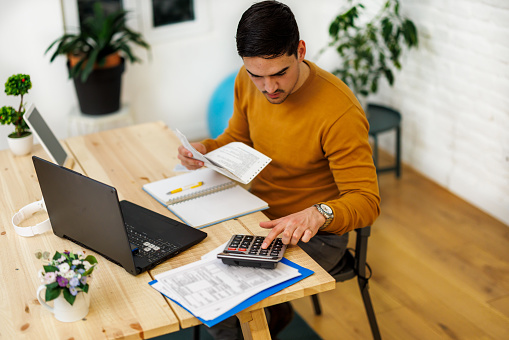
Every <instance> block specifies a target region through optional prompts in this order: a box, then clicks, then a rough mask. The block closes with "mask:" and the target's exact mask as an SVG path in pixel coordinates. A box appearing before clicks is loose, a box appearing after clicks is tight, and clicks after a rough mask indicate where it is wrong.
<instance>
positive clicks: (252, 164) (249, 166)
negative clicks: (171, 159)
mask: <svg viewBox="0 0 509 340" xmlns="http://www.w3.org/2000/svg"><path fill="white" fill-rule="evenodd" d="M175 134H176V135H177V137H178V138H179V139H180V142H181V143H182V145H183V146H184V147H185V148H186V149H187V150H189V151H191V153H192V154H193V158H194V159H197V160H200V161H202V162H203V163H204V164H205V165H206V166H207V167H208V168H211V169H214V170H215V171H217V172H219V173H221V174H223V175H225V176H227V177H229V178H231V179H233V180H235V181H238V182H240V183H243V184H248V183H249V182H251V181H252V180H253V178H255V177H256V176H257V175H258V174H259V173H260V171H262V170H263V168H265V167H266V166H267V164H269V163H270V161H271V160H272V159H271V158H269V157H267V156H265V155H264V154H262V153H261V152H259V151H257V150H255V149H253V148H252V147H250V146H248V145H246V144H244V143H240V142H233V143H229V144H226V145H224V146H222V147H220V148H218V149H216V150H214V151H211V152H209V153H207V154H205V155H202V154H201V153H200V152H198V151H197V150H196V149H195V148H193V147H192V146H191V144H189V141H188V140H187V138H186V136H184V135H183V134H182V133H181V132H180V131H179V130H175Z"/></svg>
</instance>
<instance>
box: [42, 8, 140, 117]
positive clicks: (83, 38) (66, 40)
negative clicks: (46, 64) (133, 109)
mask: <svg viewBox="0 0 509 340" xmlns="http://www.w3.org/2000/svg"><path fill="white" fill-rule="evenodd" d="M126 19H127V11H124V10H120V11H116V12H114V13H111V14H108V15H106V14H105V13H104V11H103V8H102V6H101V4H100V2H96V3H95V4H94V14H93V15H92V16H90V17H88V18H86V19H85V20H84V21H83V23H82V24H81V28H80V31H79V33H76V34H73V33H64V34H63V35H62V36H61V37H59V38H58V39H56V40H55V41H54V42H53V43H51V45H50V46H49V47H48V48H47V50H46V52H45V53H48V52H49V51H50V50H51V49H53V48H54V47H55V46H56V48H55V50H54V52H53V54H52V56H51V59H50V62H53V60H55V58H56V57H57V56H59V55H65V56H66V57H67V58H68V63H67V65H68V68H69V78H73V79H74V85H75V88H76V93H77V95H78V101H79V104H80V109H81V112H83V113H86V114H91V115H101V114H107V113H112V112H116V111H118V110H119V108H120V93H121V76H122V73H123V72H124V64H125V58H127V59H128V60H129V61H130V62H132V63H134V62H140V61H141V60H140V59H139V58H137V57H136V56H135V55H134V53H133V51H132V49H131V45H132V44H135V45H138V46H141V47H143V48H145V49H149V48H150V46H149V45H148V44H147V42H145V40H143V38H142V36H141V34H140V33H137V32H134V31H132V30H131V29H129V28H128V27H127V25H126Z"/></svg>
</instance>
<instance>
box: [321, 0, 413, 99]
mask: <svg viewBox="0 0 509 340" xmlns="http://www.w3.org/2000/svg"><path fill="white" fill-rule="evenodd" d="M350 4H351V7H350V8H348V9H347V10H346V11H345V12H343V13H341V14H339V15H338V16H337V17H336V18H334V20H333V21H332V23H331V24H330V27H329V36H330V38H331V41H330V42H329V44H328V46H327V47H326V48H325V49H323V50H322V51H321V52H323V51H325V50H326V49H328V48H334V49H335V50H336V51H337V52H338V54H339V56H340V58H341V62H342V64H341V66H340V67H339V68H338V69H336V70H334V71H333V73H334V74H335V75H336V76H338V77H339V78H340V79H342V80H343V81H344V82H345V83H346V84H347V85H348V86H350V88H351V89H352V91H354V93H355V94H357V95H363V96H367V95H369V94H370V93H376V92H377V91H378V81H379V79H380V78H381V77H385V78H386V79H387V81H388V82H389V84H390V85H391V86H392V85H393V83H394V73H393V70H394V68H396V69H398V70H399V69H401V62H400V58H401V54H402V52H403V48H404V45H406V46H407V48H409V49H410V48H412V47H417V46H418V38H417V28H416V27H415V25H414V23H413V22H412V21H411V20H409V19H407V18H403V17H402V16H401V14H400V12H399V1H398V0H387V1H386V2H385V4H384V5H383V7H382V8H381V10H380V11H379V13H378V14H376V15H375V16H374V17H373V18H372V19H371V20H369V21H365V22H364V23H359V15H360V14H361V12H362V11H363V9H364V5H363V4H362V3H360V2H355V3H353V4H352V1H350Z"/></svg>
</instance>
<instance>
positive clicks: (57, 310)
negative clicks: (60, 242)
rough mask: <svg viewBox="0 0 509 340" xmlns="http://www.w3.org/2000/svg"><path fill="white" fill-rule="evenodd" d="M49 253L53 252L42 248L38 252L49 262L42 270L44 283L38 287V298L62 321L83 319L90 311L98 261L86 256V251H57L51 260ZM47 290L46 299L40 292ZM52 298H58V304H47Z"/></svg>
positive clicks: (37, 253) (40, 273)
mask: <svg viewBox="0 0 509 340" xmlns="http://www.w3.org/2000/svg"><path fill="white" fill-rule="evenodd" d="M49 255H50V254H49V252H44V253H43V252H41V251H38V252H36V254H35V257H36V258H38V259H42V260H44V261H45V262H46V261H47V264H45V265H44V266H43V269H41V270H40V271H39V278H40V279H41V282H42V285H41V286H40V287H39V288H38V290H37V299H38V300H39V302H40V303H41V305H42V306H43V307H44V308H46V309H48V310H50V311H51V312H52V313H54V314H55V317H56V318H57V319H58V320H60V321H64V322H73V321H77V320H80V319H82V318H83V317H85V316H86V315H87V314H88V310H89V305H90V296H89V294H88V292H89V289H90V280H91V275H92V272H93V271H94V269H95V267H96V266H97V260H96V258H95V257H94V256H92V255H88V256H86V257H85V255H84V254H83V253H82V252H76V253H72V252H69V251H64V252H63V253H60V252H58V251H57V252H55V255H54V256H53V258H52V259H51V260H50V259H49ZM44 289H46V293H45V297H44V299H43V298H42V297H41V295H40V293H41V292H42V290H44ZM85 294H86V295H85ZM52 300H55V302H54V307H51V306H49V305H48V304H47V302H48V301H52Z"/></svg>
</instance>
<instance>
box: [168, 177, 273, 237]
mask: <svg viewBox="0 0 509 340" xmlns="http://www.w3.org/2000/svg"><path fill="white" fill-rule="evenodd" d="M267 208H268V205H267V203H266V202H265V201H263V200H262V199H260V198H258V197H256V196H255V195H253V194H252V193H250V192H249V191H247V190H246V189H244V188H242V187H240V186H238V185H236V186H234V187H232V188H229V189H226V190H222V191H218V192H215V193H213V194H210V195H205V196H201V197H198V198H194V199H191V200H188V201H184V202H180V203H176V204H172V205H169V206H168V209H170V211H171V212H172V213H174V214H175V215H176V216H177V217H178V218H180V219H181V220H182V221H184V222H185V223H187V224H189V225H191V226H193V227H195V228H200V227H204V226H208V225H211V224H215V223H217V222H221V221H224V220H229V219H231V218H234V217H237V216H242V215H245V214H249V213H251V212H255V211H259V210H263V209H267Z"/></svg>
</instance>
